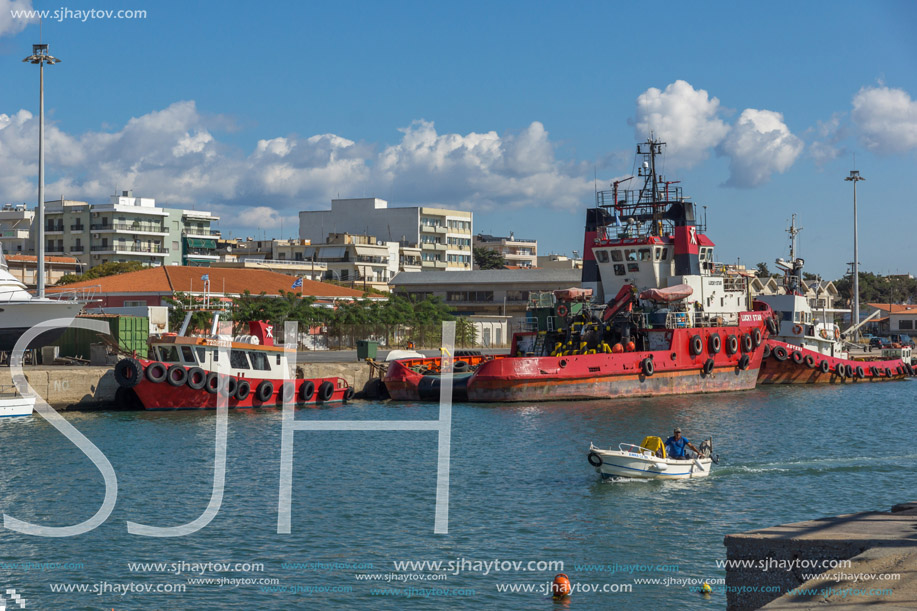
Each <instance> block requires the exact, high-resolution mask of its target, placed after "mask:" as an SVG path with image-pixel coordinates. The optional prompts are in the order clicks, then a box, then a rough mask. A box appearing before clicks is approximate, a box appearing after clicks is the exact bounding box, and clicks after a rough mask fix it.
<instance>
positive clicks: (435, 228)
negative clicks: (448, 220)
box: [420, 225, 447, 235]
mask: <svg viewBox="0 0 917 611" xmlns="http://www.w3.org/2000/svg"><path fill="white" fill-rule="evenodd" d="M420 230H421V231H424V232H426V233H437V234H443V235H445V233H446V231H447V229H446V228H445V227H441V226H440V225H421V226H420Z"/></svg>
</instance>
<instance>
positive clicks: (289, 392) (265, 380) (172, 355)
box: [115, 315, 354, 409]
mask: <svg viewBox="0 0 917 611" xmlns="http://www.w3.org/2000/svg"><path fill="white" fill-rule="evenodd" d="M215 316H218V315H215ZM249 325H250V330H251V335H248V336H241V337H238V338H236V341H230V340H229V339H221V338H219V337H217V336H216V327H217V323H216V320H215V321H214V325H213V327H214V331H213V332H212V333H211V336H208V337H193V336H192V337H188V336H184V335H178V334H174V333H167V334H164V335H160V336H155V337H152V338H151V339H150V349H149V357H150V358H133V357H131V358H125V359H121V361H119V362H118V364H117V365H116V366H115V379H116V380H117V382H118V384H119V385H120V386H121V388H122V389H130V390H131V391H133V392H134V393H136V396H137V399H139V401H140V403H141V404H142V405H143V407H144V408H145V409H214V408H215V407H216V405H217V395H218V393H222V394H223V395H228V401H229V403H228V405H229V407H230V408H252V407H276V406H281V405H283V403H284V401H292V402H294V403H295V404H297V405H320V404H324V403H333V402H341V401H347V400H349V399H351V398H353V395H354V391H353V389H352V388H351V387H350V385H349V384H348V383H347V382H346V380H344V379H343V378H338V377H328V378H314V379H296V377H295V372H294V371H292V370H291V369H292V364H291V363H289V362H288V359H287V353H286V351H285V350H284V349H283V347H281V346H276V345H274V340H273V334H272V332H271V331H272V329H271V326H270V325H268V324H266V323H264V322H261V321H253V322H251V323H249ZM221 348H222V354H223V355H228V358H229V367H228V372H227V375H222V376H221V375H219V373H218V370H219V369H220V368H219V366H218V365H219V362H220V361H219V359H220V358H221V356H220V355H221ZM223 358H226V356H224V357H223ZM122 396H123V393H122ZM124 400H127V399H124Z"/></svg>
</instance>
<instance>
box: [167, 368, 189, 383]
mask: <svg viewBox="0 0 917 611" xmlns="http://www.w3.org/2000/svg"><path fill="white" fill-rule="evenodd" d="M187 381H188V370H187V369H185V368H184V367H183V366H181V365H172V366H171V367H169V370H168V371H167V372H166V382H168V383H169V386H184V385H185V383H186V382H187Z"/></svg>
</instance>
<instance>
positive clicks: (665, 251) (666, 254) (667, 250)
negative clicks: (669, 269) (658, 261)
mask: <svg viewBox="0 0 917 611" xmlns="http://www.w3.org/2000/svg"><path fill="white" fill-rule="evenodd" d="M668 254H669V249H668V248H663V249H662V260H663V261H665V258H666V257H667V256H668Z"/></svg>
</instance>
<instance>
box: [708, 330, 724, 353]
mask: <svg viewBox="0 0 917 611" xmlns="http://www.w3.org/2000/svg"><path fill="white" fill-rule="evenodd" d="M707 346H708V349H709V350H710V354H719V353H720V350H721V349H722V348H723V340H722V339H721V338H720V334H719V333H714V334H713V335H711V336H710V338H709V339H708V340H707Z"/></svg>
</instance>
